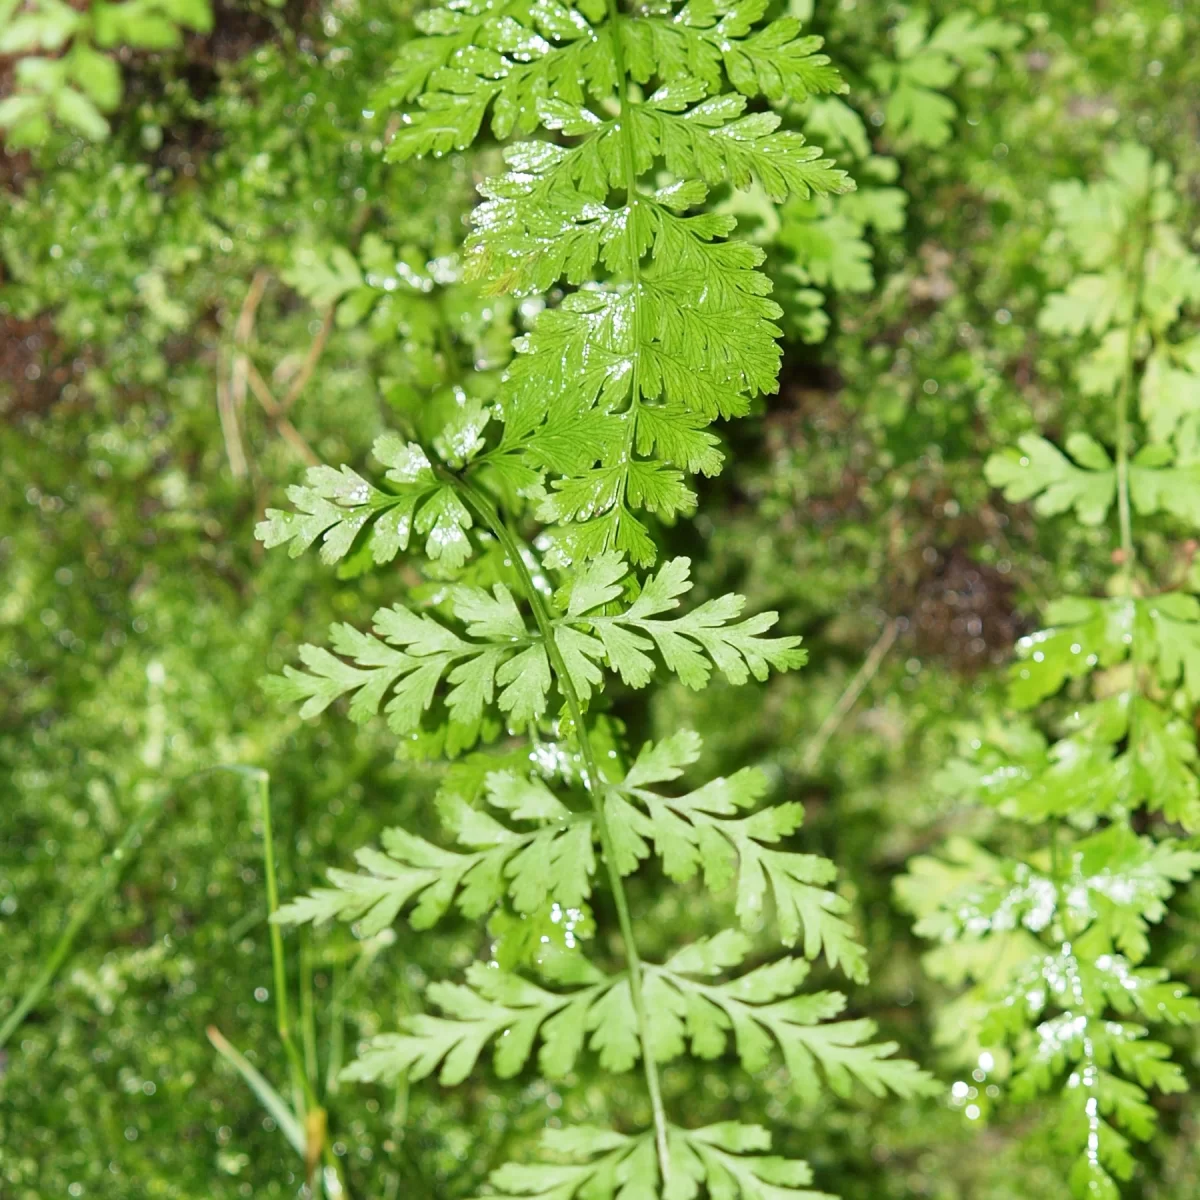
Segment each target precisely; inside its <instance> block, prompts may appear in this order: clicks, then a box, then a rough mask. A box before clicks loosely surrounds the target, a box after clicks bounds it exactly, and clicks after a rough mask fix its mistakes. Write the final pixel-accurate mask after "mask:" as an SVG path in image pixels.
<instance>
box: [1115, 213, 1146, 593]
mask: <svg viewBox="0 0 1200 1200" xmlns="http://www.w3.org/2000/svg"><path fill="white" fill-rule="evenodd" d="M1145 209H1146V211H1145V217H1144V219H1143V221H1142V223H1141V230H1140V236H1139V238H1138V243H1137V247H1138V249H1137V259H1136V267H1135V275H1134V287H1133V306H1132V310H1131V312H1130V314H1129V336H1128V338H1126V345H1125V362H1124V365H1123V367H1122V370H1121V382H1120V385H1119V386H1118V388H1117V519H1118V523H1119V525H1120V535H1121V566H1122V574H1123V575H1124V577H1125V584H1126V588H1125V593H1126V595H1132V594H1133V565H1134V544H1133V511H1132V506H1131V504H1130V496H1129V443H1130V421H1129V401H1130V397H1131V396H1132V395H1133V385H1134V376H1135V374H1136V372H1137V333H1138V323H1139V321H1141V318H1142V303H1143V296H1144V293H1145V288H1146V254H1147V252H1148V250H1149V241H1150V197H1149V196H1147V198H1146V206H1145Z"/></svg>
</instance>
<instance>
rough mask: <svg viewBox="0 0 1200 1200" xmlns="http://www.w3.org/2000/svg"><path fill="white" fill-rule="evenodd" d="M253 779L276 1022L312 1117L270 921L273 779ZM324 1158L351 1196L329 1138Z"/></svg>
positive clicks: (279, 947) (310, 1090)
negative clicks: (261, 851) (256, 796)
mask: <svg viewBox="0 0 1200 1200" xmlns="http://www.w3.org/2000/svg"><path fill="white" fill-rule="evenodd" d="M253 775H254V779H255V782H256V784H257V785H258V802H259V816H260V819H261V820H262V831H263V870H264V872H265V874H266V877H267V917H268V925H267V928H268V929H269V930H270V938H271V967H272V971H273V973H274V979H275V1022H276V1026H277V1028H278V1031H279V1040H280V1042H282V1043H283V1049H284V1052H285V1053H286V1054H287V1058H288V1064H289V1065H290V1067H291V1071H292V1079H293V1082H294V1083H295V1084H297V1085H298V1086H299V1088H300V1091H301V1093H302V1094H303V1096H304V1104H305V1109H306V1111H307V1112H308V1113H312V1112H315V1111H316V1110H317V1109H319V1108H320V1107H321V1103H320V1101H319V1100H318V1099H317V1093H316V1089H315V1088H314V1087H313V1083H312V1080H311V1079H310V1078H309V1075H308V1071H307V1070H306V1069H305V1063H304V1055H303V1054H302V1053H301V1051H300V1047H299V1046H297V1045H296V1042H295V1039H294V1038H293V1037H292V1030H291V1017H290V1014H289V1012H288V994H287V970H286V967H285V963H284V957H283V931H282V930H281V929H280V928H279V926H278V925H277V924H276V923H275V921H273V920H270V918H272V917H274V916H275V913H276V912H278V910H279V885H278V882H277V879H276V874H275V839H274V836H273V834H272V831H271V777H270V776H269V775H268V774H267V772H266V771H262V770H256V771H254V772H253ZM309 1128H310V1126H309V1125H308V1123H307V1122H306V1123H305V1132H306V1134H307V1133H308V1131H309ZM321 1157H322V1158H323V1159H324V1162H325V1165H326V1167H327V1168H328V1169H329V1170H331V1171H332V1172H333V1174H334V1176H335V1178H336V1179H337V1183H338V1189H339V1193H338V1194H339V1196H343V1197H344V1196H348V1195H349V1192H348V1190H347V1188H346V1177H345V1174H344V1172H343V1171H342V1164H341V1163H340V1162H339V1161H338V1159H337V1155H335V1154H334V1153H333V1149H332V1147H331V1146H330V1144H329V1139H328V1138H327V1137H326V1138H323V1140H322V1145H321Z"/></svg>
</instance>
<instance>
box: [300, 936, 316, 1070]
mask: <svg viewBox="0 0 1200 1200" xmlns="http://www.w3.org/2000/svg"><path fill="white" fill-rule="evenodd" d="M300 1033H301V1036H302V1037H303V1039H304V1073H305V1075H307V1076H308V1078H309V1079H316V1077H317V1074H318V1073H319V1071H320V1067H319V1066H318V1065H317V1018H316V1010H315V1008H314V1006H313V962H312V940H311V939H310V938H309V935H308V930H307V929H302V930H301V931H300Z"/></svg>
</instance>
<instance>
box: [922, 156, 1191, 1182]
mask: <svg viewBox="0 0 1200 1200" xmlns="http://www.w3.org/2000/svg"><path fill="white" fill-rule="evenodd" d="M1052 201H1053V206H1054V210H1055V213H1056V216H1057V230H1056V232H1055V234H1054V237H1053V243H1052V244H1053V245H1054V246H1056V247H1058V248H1064V249H1067V250H1068V251H1069V252H1070V253H1071V255H1072V258H1073V260H1074V262H1075V263H1077V264H1078V266H1079V267H1082V268H1083V270H1082V271H1081V272H1079V273H1077V274H1075V275H1074V276H1073V277H1072V278H1071V279H1070V281H1069V282H1068V283H1067V285H1066V287H1065V289H1064V290H1062V291H1061V292H1056V293H1053V294H1051V295H1050V296H1049V297H1048V299H1047V302H1046V305H1045V307H1044V308H1043V310H1042V313H1041V317H1040V321H1039V324H1040V326H1041V328H1042V330H1043V331H1044V332H1045V333H1046V334H1048V335H1050V336H1059V337H1068V338H1073V339H1079V340H1080V341H1081V342H1083V343H1084V345H1085V346H1086V353H1084V354H1082V355H1081V357H1080V361H1079V365H1078V381H1079V386H1080V390H1081V391H1082V392H1083V393H1084V394H1085V395H1086V396H1088V397H1094V398H1096V400H1097V401H1112V402H1113V403H1112V407H1111V410H1110V413H1105V412H1103V409H1101V412H1102V424H1101V429H1102V430H1103V431H1104V432H1106V433H1107V431H1108V430H1109V429H1112V430H1113V431H1114V434H1113V441H1114V443H1115V445H1114V446H1113V448H1112V452H1111V453H1110V450H1109V448H1108V447H1107V446H1105V445H1104V444H1103V443H1102V442H1101V441H1100V440H1099V439H1098V438H1096V437H1095V436H1093V435H1092V434H1091V433H1090V432H1087V431H1084V430H1078V431H1076V432H1075V433H1072V434H1071V435H1070V436H1069V437H1068V438H1067V439H1066V442H1065V448H1066V451H1067V453H1066V454H1064V453H1063V452H1062V451H1060V450H1059V449H1058V448H1057V447H1056V446H1055V445H1054V444H1053V443H1052V442H1050V441H1048V440H1047V439H1045V438H1043V437H1041V436H1039V435H1037V434H1027V435H1025V436H1023V437H1022V438H1021V439H1020V441H1019V449H1017V450H1013V451H1006V452H1003V453H1001V454H997V455H995V456H993V458H992V459H991V460H990V461H989V463H988V467H987V474H988V479H989V481H990V482H991V483H992V484H993V485H994V486H996V487H1001V488H1003V489H1004V491H1005V495H1006V496H1007V497H1008V498H1009V499H1011V500H1026V499H1031V498H1033V499H1034V508H1035V510H1036V511H1037V512H1039V513H1041V514H1043V515H1045V516H1051V515H1056V514H1061V513H1073V514H1074V516H1075V517H1076V518H1077V519H1078V520H1079V521H1080V522H1082V523H1084V524H1087V525H1099V524H1102V523H1104V522H1105V521H1107V520H1108V519H1109V516H1110V513H1111V512H1112V510H1113V509H1114V507H1115V508H1116V510H1117V513H1116V515H1117V520H1116V525H1117V529H1118V536H1119V549H1118V550H1117V551H1116V552H1115V553H1114V561H1115V562H1116V564H1117V568H1118V569H1117V571H1116V574H1115V575H1114V576H1113V578H1112V580H1111V582H1110V585H1109V588H1108V593H1109V594H1108V595H1106V596H1104V597H1090V596H1072V597H1064V598H1059V599H1056V600H1054V601H1053V602H1052V603H1051V604H1050V605H1049V606H1048V608H1047V611H1046V614H1045V615H1046V620H1047V622H1048V627H1047V628H1045V629H1043V630H1041V631H1039V632H1037V633H1034V634H1032V635H1030V636H1029V637H1026V638H1024V639H1023V640H1022V641H1021V642H1020V643H1019V645H1018V653H1019V655H1020V661H1019V662H1018V663H1017V664H1016V665H1015V666H1014V667H1013V671H1012V678H1011V683H1010V689H1009V698H1010V701H1011V703H1012V705H1013V706H1014V707H1015V708H1017V709H1018V710H1025V711H1029V712H1032V713H1033V714H1034V717H1033V718H1028V717H1027V718H1023V719H1021V720H1018V721H1015V722H1013V723H1010V724H1007V725H1005V726H1004V727H1003V728H1000V727H995V728H985V729H980V730H975V731H972V732H971V733H970V734H969V735H968V737H967V739H966V745H965V746H964V748H963V749H964V754H963V756H962V757H961V758H958V759H956V760H954V761H952V762H951V763H950V764H949V765H948V767H947V768H946V769H945V771H944V772H943V775H942V782H943V784H944V785H945V787H946V789H947V790H948V791H949V792H950V793H951V794H953V795H956V796H972V797H976V798H978V799H980V800H983V801H986V802H988V803H990V804H991V805H993V806H994V807H995V809H996V810H997V811H998V813H999V814H1000V815H1001V816H1003V817H1006V818H1009V819H1012V820H1015V821H1018V822H1021V823H1023V824H1024V825H1025V826H1027V827H1028V829H1029V831H1030V834H1031V843H1030V849H1029V852H1028V853H1026V854H1024V855H1020V856H1015V857H1008V858H997V857H994V856H993V855H991V854H990V853H987V852H986V851H984V850H983V849H982V848H980V847H978V846H975V845H973V844H971V843H969V842H959V843H956V844H953V845H952V846H950V847H949V848H948V849H947V852H946V855H945V856H944V857H943V858H941V859H918V860H917V861H916V862H915V863H914V864H913V867H912V873H911V874H910V875H909V877H908V878H907V879H906V880H905V881H904V882H903V883H902V895H903V896H904V898H905V899H906V901H907V903H908V904H909V907H911V908H912V909H913V910H914V911H915V912H917V914H918V915H919V916H920V922H919V924H918V925H917V929H918V932H921V933H923V934H925V935H926V936H930V937H933V938H936V939H937V940H939V941H941V942H943V943H945V944H946V951H947V952H946V953H942V952H935V953H934V955H933V956H932V957H931V959H930V962H931V966H932V969H933V971H934V973H935V974H936V975H940V976H941V977H942V978H944V979H946V980H947V981H951V982H955V983H959V982H964V981H965V982H969V983H970V984H971V990H970V992H969V993H968V996H967V998H966V999H965V1001H964V1006H963V1008H962V1009H960V1010H959V1011H960V1015H962V1012H963V1011H965V1012H967V1013H969V1014H970V1016H971V1019H972V1022H973V1025H974V1028H975V1031H976V1034H977V1038H978V1041H979V1044H980V1046H982V1047H983V1048H984V1049H985V1052H986V1053H987V1056H988V1058H987V1061H988V1062H990V1063H992V1064H995V1063H996V1062H997V1055H998V1054H999V1052H1000V1051H1001V1050H1003V1049H1008V1050H1010V1051H1011V1055H1012V1057H1011V1090H1012V1094H1013V1096H1014V1097H1015V1098H1016V1099H1030V1098H1032V1097H1035V1096H1038V1095H1042V1094H1046V1093H1052V1094H1055V1095H1056V1096H1057V1105H1058V1108H1059V1111H1060V1118H1061V1120H1060V1122H1059V1134H1060V1140H1061V1142H1062V1143H1063V1145H1064V1146H1065V1147H1066V1148H1067V1149H1068V1151H1069V1152H1070V1153H1071V1154H1072V1155H1073V1156H1074V1165H1073V1167H1072V1168H1071V1171H1070V1185H1071V1189H1072V1193H1073V1194H1074V1195H1076V1196H1078V1197H1081V1198H1083V1200H1098V1198H1099V1200H1103V1198H1111V1197H1116V1196H1117V1195H1118V1194H1119V1187H1118V1183H1119V1181H1122V1180H1127V1179H1129V1178H1130V1177H1131V1176H1132V1174H1133V1171H1134V1165H1135V1164H1134V1159H1133V1157H1132V1154H1131V1151H1130V1139H1136V1140H1141V1141H1145V1140H1147V1139H1149V1138H1150V1137H1151V1135H1152V1134H1153V1132H1154V1129H1155V1127H1156V1124H1157V1113H1156V1110H1155V1108H1154V1107H1153V1105H1152V1104H1151V1096H1150V1093H1151V1091H1153V1090H1157V1091H1160V1092H1166V1093H1170V1092H1179V1091H1184V1090H1186V1087H1187V1084H1186V1080H1185V1079H1184V1076H1183V1073H1182V1071H1181V1070H1180V1068H1179V1067H1178V1066H1177V1065H1176V1064H1175V1063H1174V1062H1172V1061H1171V1049H1170V1047H1169V1045H1167V1044H1166V1043H1165V1042H1163V1041H1160V1040H1155V1039H1153V1038H1151V1036H1150V1031H1151V1027H1154V1026H1157V1027H1160V1028H1161V1027H1169V1026H1172V1025H1196V1024H1200V1002H1198V1001H1197V1000H1196V999H1195V998H1194V997H1192V996H1191V995H1189V994H1188V992H1187V990H1186V989H1185V988H1184V987H1183V986H1182V985H1181V984H1179V983H1177V982H1175V981H1174V980H1172V979H1171V978H1170V977H1169V976H1168V973H1167V972H1166V971H1165V970H1163V969H1161V968H1159V967H1155V966H1152V965H1149V960H1150V959H1151V957H1152V946H1151V942H1150V939H1149V930H1150V927H1151V926H1153V925H1155V924H1157V923H1158V922H1160V921H1162V920H1163V919H1164V918H1165V917H1166V915H1167V911H1168V910H1167V903H1168V901H1169V900H1170V898H1171V896H1172V894H1173V893H1174V891H1175V889H1176V888H1177V887H1178V886H1179V885H1180V884H1184V883H1187V882H1188V881H1189V880H1190V879H1191V878H1192V877H1193V876H1194V875H1195V874H1196V873H1197V871H1200V853H1197V852H1196V851H1195V850H1194V849H1192V848H1191V846H1190V845H1189V844H1188V843H1186V842H1181V841H1179V840H1178V837H1177V836H1174V835H1177V834H1178V833H1179V832H1180V831H1183V832H1186V833H1194V832H1195V831H1196V830H1197V829H1200V778H1198V777H1197V765H1198V760H1197V752H1196V744H1195V742H1196V737H1195V725H1194V714H1195V710H1196V706H1197V704H1198V703H1200V599H1197V596H1196V595H1195V594H1193V593H1194V592H1195V590H1196V584H1195V580H1194V578H1193V577H1191V576H1188V577H1187V578H1184V579H1179V578H1174V577H1171V576H1169V575H1168V574H1165V573H1160V572H1156V571H1154V570H1153V569H1152V568H1151V566H1150V565H1148V564H1146V563H1144V562H1143V561H1141V560H1140V559H1139V556H1138V539H1137V537H1136V536H1135V533H1140V532H1141V522H1140V520H1139V523H1138V526H1137V528H1136V530H1135V524H1134V518H1135V515H1136V516H1137V517H1138V518H1148V517H1154V516H1157V517H1159V518H1160V521H1162V522H1163V523H1164V525H1165V528H1166V530H1167V532H1168V533H1170V532H1172V531H1173V529H1175V528H1179V526H1178V525H1174V524H1172V523H1171V522H1173V521H1178V520H1180V519H1181V520H1182V521H1183V522H1184V525H1183V528H1188V527H1189V526H1194V525H1195V524H1196V523H1200V463H1198V460H1197V458H1196V456H1195V452H1194V449H1193V447H1194V444H1195V443H1194V436H1195V435H1194V432H1193V431H1194V430H1195V428H1196V421H1197V419H1198V418H1200V400H1198V399H1197V398H1200V390H1196V389H1194V388H1193V387H1192V381H1193V380H1196V379H1197V376H1196V375H1194V374H1193V373H1192V371H1193V364H1192V362H1191V359H1190V357H1189V356H1190V354H1191V349H1190V345H1189V343H1188V342H1186V341H1179V340H1177V338H1176V337H1175V333H1174V329H1175V326H1176V324H1177V322H1178V321H1179V318H1180V314H1181V312H1182V311H1183V310H1184V309H1186V308H1187V307H1190V306H1194V305H1195V304H1196V303H1197V302H1198V301H1200V259H1197V257H1196V256H1195V255H1194V254H1192V253H1191V252H1190V251H1189V250H1187V249H1186V247H1185V244H1184V242H1183V239H1182V238H1181V237H1180V235H1179V233H1178V232H1177V230H1176V229H1175V227H1174V226H1173V224H1172V222H1171V217H1172V214H1173V211H1174V207H1175V200H1174V196H1173V193H1172V191H1171V189H1170V173H1169V171H1168V169H1167V167H1166V166H1165V164H1162V163H1155V162H1153V161H1152V159H1151V156H1150V155H1149V153H1148V152H1147V151H1146V150H1144V149H1143V148H1142V147H1139V146H1134V145H1126V146H1123V147H1121V148H1120V149H1118V150H1117V151H1115V152H1114V153H1113V154H1112V155H1111V156H1110V158H1109V160H1108V163H1107V177H1106V178H1105V179H1104V180H1103V181H1101V182H1100V183H1097V184H1092V185H1082V184H1079V183H1075V182H1073V183H1068V184H1064V185H1060V186H1059V187H1057V188H1055V189H1054V191H1053V193H1052ZM1135 396H1136V397H1138V398H1140V415H1141V418H1142V420H1141V438H1142V444H1141V446H1140V447H1138V448H1137V449H1136V450H1135V448H1134V445H1133V437H1134V424H1135V421H1134V416H1133V412H1132V407H1133V401H1134V398H1135ZM1110 414H1111V415H1110ZM1068 455H1069V456H1070V457H1068ZM1047 730H1048V731H1049V732H1047ZM1039 834H1040V836H1038V835H1039Z"/></svg>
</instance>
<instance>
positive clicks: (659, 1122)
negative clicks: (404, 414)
mask: <svg viewBox="0 0 1200 1200" xmlns="http://www.w3.org/2000/svg"><path fill="white" fill-rule="evenodd" d="M451 478H452V479H453V480H454V483H455V485H456V486H457V487H458V488H459V490H460V491H461V492H462V494H463V496H464V497H465V498H466V500H467V502H468V503H469V504H470V505H471V507H472V508H474V509H475V511H476V512H477V513H478V514H479V516H480V517H481V518H482V519H483V522H484V524H485V525H487V527H488V528H489V529H490V530H491V532H492V534H493V535H494V536H495V538H496V540H497V541H499V543H500V544H501V546H503V547H504V550H505V552H506V553H507V554H508V557H509V558H510V559H511V560H512V563H513V568H514V569H515V570H516V572H517V574H518V575H519V576H520V578H521V583H522V586H523V587H524V589H525V593H526V595H527V596H528V598H529V604H530V607H531V608H532V609H533V619H534V621H535V622H536V623H537V627H538V632H539V633H541V635H542V641H543V643H544V645H545V647H546V654H547V655H548V656H549V659H550V664H551V666H552V667H553V668H554V674H555V678H556V679H557V681H558V687H559V691H561V692H562V695H563V699H564V700H565V701H566V705H567V712H568V713H569V714H570V717H571V721H572V723H573V724H574V726H575V737H576V740H577V741H578V743H579V753H580V755H581V757H582V758H583V766H584V783H585V786H586V787H587V792H588V796H589V798H590V799H591V803H592V810H593V812H594V813H595V819H596V828H597V830H598V832H599V834H600V849H601V851H602V853H603V856H604V866H605V869H606V870H607V872H608V882H609V888H610V890H611V891H612V895H613V903H614V904H615V906H616V910H617V922H618V924H619V925H620V929H621V941H622V943H623V945H624V951H625V961H626V964H627V965H628V968H629V992H630V997H631V999H632V1001H633V1011H634V1016H635V1019H636V1020H637V1027H638V1040H639V1041H640V1042H641V1044H642V1067H643V1070H644V1072H645V1076H646V1089H647V1091H648V1092H649V1093H650V1108H651V1112H652V1113H653V1116H654V1141H655V1146H656V1148H657V1151H658V1167H659V1172H660V1174H661V1176H662V1183H663V1190H664V1191H666V1190H667V1189H668V1188H669V1184H670V1149H669V1147H668V1143H667V1116H666V1110H665V1108H664V1107H663V1100H662V1088H661V1086H660V1084H659V1079H658V1064H657V1063H656V1062H655V1061H654V1054H653V1051H652V1047H651V1042H650V1025H649V1020H648V1018H647V1013H646V1002H645V997H644V995H643V992H642V976H643V974H644V970H645V968H644V967H643V966H642V959H641V955H639V953H638V948H637V939H636V937H635V935H634V931H633V921H632V919H631V918H630V915H629V900H628V898H627V896H626V894H625V882H624V880H623V879H622V878H621V873H620V871H618V870H617V866H616V862H617V858H616V853H615V851H614V849H613V839H612V831H611V830H610V829H609V827H608V817H607V815H606V813H605V811H604V798H605V790H606V787H607V785H606V784H605V782H604V776H603V775H602V774H601V773H600V767H599V764H598V762H597V759H596V754H595V751H594V750H593V748H592V743H591V738H590V736H589V734H588V729H587V725H586V724H585V723H584V719H583V706H582V705H581V704H580V702H579V695H578V693H577V692H576V691H575V685H574V684H573V683H572V682H571V676H570V674H569V672H568V671H567V664H566V662H565V661H564V660H563V657H562V653H561V651H560V650H559V648H558V643H557V642H556V641H555V640H554V626H553V624H552V622H551V619H550V613H549V611H548V610H547V608H546V604H545V601H544V600H543V598H542V595H541V593H540V592H539V591H538V589H537V586H536V585H535V584H534V582H533V577H532V576H531V575H530V573H529V568H528V567H527V566H526V565H525V560H524V558H522V556H521V547H520V545H519V544H518V543H517V539H516V538H515V537H514V536H513V534H512V533H511V531H510V530H509V528H508V526H507V525H505V523H504V521H503V520H502V518H501V516H500V513H499V512H498V511H497V509H496V506H495V505H494V504H493V503H492V501H491V500H490V499H489V497H488V496H486V495H485V494H484V493H483V492H481V491H480V490H479V489H478V488H476V487H474V486H473V485H472V484H470V483H468V482H467V481H466V480H463V479H460V478H458V477H455V476H451Z"/></svg>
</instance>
